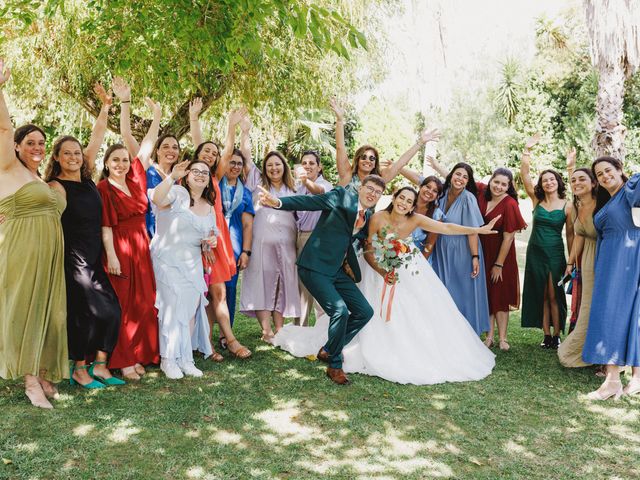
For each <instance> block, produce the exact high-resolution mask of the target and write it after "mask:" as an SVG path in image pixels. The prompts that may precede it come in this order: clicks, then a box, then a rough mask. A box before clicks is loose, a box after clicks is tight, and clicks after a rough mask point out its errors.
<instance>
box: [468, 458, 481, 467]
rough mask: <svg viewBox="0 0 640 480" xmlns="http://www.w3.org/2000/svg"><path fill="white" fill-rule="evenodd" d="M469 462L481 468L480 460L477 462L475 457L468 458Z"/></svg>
mask: <svg viewBox="0 0 640 480" xmlns="http://www.w3.org/2000/svg"><path fill="white" fill-rule="evenodd" d="M469 461H470V462H471V463H473V464H475V465H478V466H482V465H483V464H482V462H481V461H480V460H478V459H477V458H476V457H470V458H469Z"/></svg>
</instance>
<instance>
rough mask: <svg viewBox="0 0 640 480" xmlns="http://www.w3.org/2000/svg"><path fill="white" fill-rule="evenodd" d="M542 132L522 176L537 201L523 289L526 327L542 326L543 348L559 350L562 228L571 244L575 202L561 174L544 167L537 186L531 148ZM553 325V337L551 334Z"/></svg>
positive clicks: (563, 310) (525, 157) (525, 156)
mask: <svg viewBox="0 0 640 480" xmlns="http://www.w3.org/2000/svg"><path fill="white" fill-rule="evenodd" d="M539 140H540V135H539V134H536V135H534V136H533V137H531V138H530V139H529V140H528V141H527V143H526V145H525V149H524V151H523V153H522V157H521V164H520V175H521V176H522V181H523V183H524V187H525V190H526V191H527V194H528V195H529V197H530V198H531V201H532V203H533V223H532V229H531V237H530V238H529V244H528V245H527V260H526V265H525V270H524V288H523V292H522V317H521V319H522V326H523V327H533V328H542V330H543V331H544V340H543V341H542V343H541V344H540V346H541V347H542V348H554V349H557V348H558V347H559V346H560V332H561V331H564V324H565V319H566V317H567V301H566V298H565V294H564V290H563V288H562V286H558V282H559V281H560V280H561V279H562V277H563V275H564V271H565V269H566V266H567V265H566V263H567V262H566V257H565V254H564V244H563V242H562V229H563V227H566V236H567V245H568V246H569V251H571V244H572V242H573V223H572V222H571V212H572V205H571V202H569V201H567V200H566V199H565V190H566V189H565V185H564V182H563V181H562V177H561V176H560V174H559V173H558V172H556V171H554V170H544V171H543V172H542V173H541V174H540V177H539V178H538V183H537V184H536V185H535V186H534V184H533V181H532V180H531V176H530V173H529V170H530V161H531V156H530V154H531V148H533V146H534V145H536V144H537V143H538V141H539ZM551 326H553V336H552V335H551Z"/></svg>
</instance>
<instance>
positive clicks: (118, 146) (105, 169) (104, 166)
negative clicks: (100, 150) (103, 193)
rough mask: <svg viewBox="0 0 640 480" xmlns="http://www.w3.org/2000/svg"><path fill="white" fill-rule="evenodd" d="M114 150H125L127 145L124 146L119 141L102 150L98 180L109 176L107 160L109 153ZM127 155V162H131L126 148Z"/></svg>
mask: <svg viewBox="0 0 640 480" xmlns="http://www.w3.org/2000/svg"><path fill="white" fill-rule="evenodd" d="M116 150H127V147H125V146H124V145H122V144H121V143H114V144H113V145H111V146H110V147H109V148H107V151H106V152H104V157H103V160H102V172H101V173H100V180H104V179H105V178H109V168H108V167H107V160H109V157H110V156H111V154H112V153H113V152H115V151H116ZM127 157H129V163H131V155H129V151H128V150H127Z"/></svg>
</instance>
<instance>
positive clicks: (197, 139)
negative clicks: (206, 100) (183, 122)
mask: <svg viewBox="0 0 640 480" xmlns="http://www.w3.org/2000/svg"><path fill="white" fill-rule="evenodd" d="M201 111H202V98H200V97H195V98H194V99H193V100H191V101H190V102H189V131H190V133H191V140H192V141H193V148H198V147H199V146H200V144H201V143H202V142H203V141H204V140H203V138H202V125H200V112H201Z"/></svg>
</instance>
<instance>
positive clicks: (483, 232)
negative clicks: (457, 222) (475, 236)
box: [478, 215, 502, 235]
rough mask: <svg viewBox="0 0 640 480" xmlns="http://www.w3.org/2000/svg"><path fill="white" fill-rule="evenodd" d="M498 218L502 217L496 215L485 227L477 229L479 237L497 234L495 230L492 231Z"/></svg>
mask: <svg viewBox="0 0 640 480" xmlns="http://www.w3.org/2000/svg"><path fill="white" fill-rule="evenodd" d="M500 217H502V215H498V216H497V217H495V218H494V219H493V220H491V221H490V222H489V223H487V224H486V225H483V226H482V227H480V228H478V233H479V234H480V235H493V234H494V233H499V232H498V231H497V230H494V229H493V226H494V225H495V224H496V222H497V221H498V220H499V219H500Z"/></svg>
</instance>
